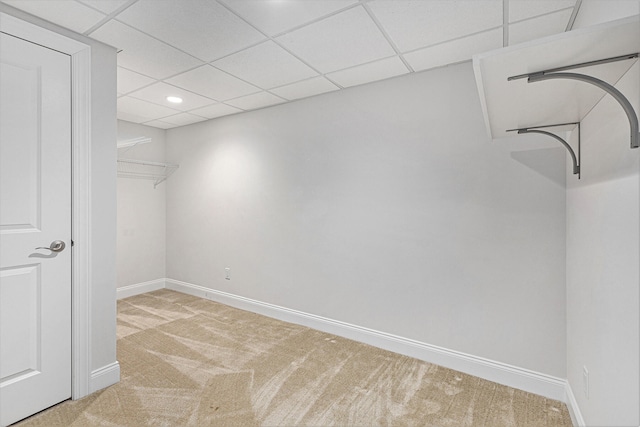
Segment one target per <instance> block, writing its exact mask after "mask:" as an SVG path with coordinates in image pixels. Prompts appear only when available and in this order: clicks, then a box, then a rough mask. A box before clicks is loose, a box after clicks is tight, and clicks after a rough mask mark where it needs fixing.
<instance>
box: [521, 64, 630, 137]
mask: <svg viewBox="0 0 640 427" xmlns="http://www.w3.org/2000/svg"><path fill="white" fill-rule="evenodd" d="M552 79H569V80H578V81H581V82H585V83H589V84H592V85H594V86H597V87H599V88H600V89H602V90H604V91H605V92H607V93H608V94H610V95H611V96H612V97H613V99H615V100H616V101H618V103H619V104H620V105H621V106H622V109H623V110H624V112H625V113H626V114H627V117H628V118H629V126H630V128H631V148H638V147H639V146H640V130H639V128H638V116H636V112H635V111H634V109H633V106H632V105H631V103H630V102H629V100H628V99H627V98H626V97H625V96H624V95H623V94H622V92H620V91H619V90H618V89H616V88H615V87H613V86H612V85H610V84H609V83H607V82H605V81H603V80H600V79H598V78H595V77H592V76H587V75H585V74H578V73H557V72H551V73H550V72H545V71H542V72H540V73H534V74H530V75H529V77H528V79H527V81H528V82H529V83H535V82H540V81H544V80H552Z"/></svg>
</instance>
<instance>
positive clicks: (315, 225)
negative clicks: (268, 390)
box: [167, 63, 566, 378]
mask: <svg viewBox="0 0 640 427" xmlns="http://www.w3.org/2000/svg"><path fill="white" fill-rule="evenodd" d="M485 135H486V133H485V129H484V124H483V120H482V116H481V112H480V105H479V100H478V96H477V90H476V87H475V83H474V78H473V72H472V68H471V65H470V64H468V63H467V64H461V65H457V66H452V67H447V68H443V69H438V70H433V71H428V72H422V73H416V74H412V75H408V76H403V77H399V78H395V79H391V80H387V81H383V82H378V83H373V84H369V85H365V86H360V87H355V88H351V89H347V90H344V91H340V92H337V93H330V94H325V95H321V96H317V97H314V98H309V99H305V100H301V101H297V102H293V103H289V104H285V105H280V106H275V107H272V108H267V109H263V110H259V111H255V112H249V113H244V114H241V115H235V116H228V117H224V118H220V119H216V120H213V121H209V122H204V123H199V124H195V125H191V126H186V127H182V128H177V129H171V130H168V131H167V159H168V161H171V162H176V163H179V164H180V169H179V170H178V171H177V172H176V173H175V174H174V175H173V176H172V177H171V179H169V181H168V182H167V200H168V201H169V202H168V203H167V277H169V278H172V279H176V280H181V281H185V282H189V283H193V284H197V285H201V286H205V287H210V288H212V289H217V290H221V291H224V292H229V293H233V294H237V295H240V296H245V297H249V298H253V299H255V300H259V301H263V302H267V303H272V304H276V305H280V306H284V307H287V308H291V309H295V310H299V311H302V312H307V313H312V314H315V315H320V316H324V317H327V318H331V319H335V320H339V321H343V322H348V323H351V324H355V325H359V326H363V327H367V328H370V329H374V330H378V331H383V332H387V333H392V334H395V335H399V336H402V337H406V338H411V339H414V340H418V341H421V342H424V343H428V344H433V345H438V346H441V347H445V348H448V349H453V350H457V351H462V352H465V353H469V354H472V355H476V356H481V357H486V358H489V359H493V360H496V361H501V362H505V363H509V364H512V365H516V366H519V367H524V368H528V369H531V370H534V371H538V372H542V373H545V374H549V375H554V376H557V377H560V378H565V376H566V372H565V360H566V359H565V338H566V337H565V188H564V185H565V154H564V151H563V150H562V149H558V148H555V147H556V146H555V145H554V144H552V143H550V145H545V144H546V140H544V141H545V142H536V141H540V140H536V139H535V138H534V139H529V140H528V141H529V142H530V143H531V144H537V145H529V146H528V145H526V144H525V143H523V140H521V139H507V140H503V141H500V142H495V143H492V142H489V141H488V140H487V139H486V136H485ZM548 147H553V148H548ZM513 150H521V151H513ZM225 267H230V268H231V278H232V279H231V280H229V281H228V280H224V268H225Z"/></svg>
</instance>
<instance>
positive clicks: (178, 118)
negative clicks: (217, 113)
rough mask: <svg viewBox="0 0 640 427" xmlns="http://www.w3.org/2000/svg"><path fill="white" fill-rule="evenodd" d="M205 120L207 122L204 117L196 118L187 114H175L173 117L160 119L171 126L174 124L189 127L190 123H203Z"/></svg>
mask: <svg viewBox="0 0 640 427" xmlns="http://www.w3.org/2000/svg"><path fill="white" fill-rule="evenodd" d="M205 120H207V119H205V118H204V117H200V116H196V115H193V114H189V113H180V114H176V115H175V116H169V117H163V118H162V121H163V122H165V123H171V124H174V125H176V126H185V125H190V124H192V123H198V122H203V121H205Z"/></svg>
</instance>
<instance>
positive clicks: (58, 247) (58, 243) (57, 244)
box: [36, 240, 66, 252]
mask: <svg viewBox="0 0 640 427" xmlns="http://www.w3.org/2000/svg"><path fill="white" fill-rule="evenodd" d="M65 246H66V245H65V244H64V242H63V241H62V240H54V241H53V242H51V246H49V247H48V248H45V247H43V246H40V247H37V248H36V249H47V250H50V251H51V252H62V251H63V250H64V248H65Z"/></svg>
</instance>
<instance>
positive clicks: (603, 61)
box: [507, 52, 640, 81]
mask: <svg viewBox="0 0 640 427" xmlns="http://www.w3.org/2000/svg"><path fill="white" fill-rule="evenodd" d="M639 55H640V52H636V53H630V54H628V55H620V56H614V57H613V58H606V59H598V60H596V61H588V62H581V63H579V64H574V65H565V66H564V67H558V68H550V69H548V70H544V71H537V72H535V73H527V74H519V75H517V76H511V77H509V78H507V81H512V80H519V79H525V78H528V77H530V76H532V75H534V74H539V73H557V72H558V71H567V70H574V69H576V68H584V67H591V66H593V65H600V64H608V63H610V62H618V61H625V60H627V59H634V58H638V56H639Z"/></svg>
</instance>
